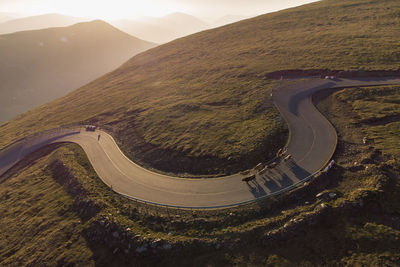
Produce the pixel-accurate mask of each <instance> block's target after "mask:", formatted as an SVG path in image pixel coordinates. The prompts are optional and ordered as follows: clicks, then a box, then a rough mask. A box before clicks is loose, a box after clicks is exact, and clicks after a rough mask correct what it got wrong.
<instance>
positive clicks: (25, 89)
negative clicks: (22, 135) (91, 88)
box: [0, 16, 154, 123]
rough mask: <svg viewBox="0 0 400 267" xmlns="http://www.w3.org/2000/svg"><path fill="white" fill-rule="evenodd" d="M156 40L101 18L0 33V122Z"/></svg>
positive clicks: (81, 82) (102, 71)
mask: <svg viewBox="0 0 400 267" xmlns="http://www.w3.org/2000/svg"><path fill="white" fill-rule="evenodd" d="M43 19H44V20H45V19H48V20H51V19H52V17H50V18H49V17H48V16H45V17H44V18H43ZM26 23H28V22H26ZM28 24H29V23H28ZM50 24H51V23H50V22H49V25H50ZM153 46H154V44H152V43H149V42H146V41H143V40H140V39H138V38H135V37H133V36H130V35H128V34H125V33H123V32H121V31H119V30H118V29H116V28H114V27H112V26H111V25H109V24H107V23H105V22H102V21H92V22H85V23H79V24H76V25H73V26H70V27H63V28H50V29H44V30H36V31H24V32H18V33H14V34H6V35H0V62H1V64H0V80H1V83H0V123H2V122H3V123H4V122H5V121H6V120H9V119H11V118H12V117H15V116H16V115H18V114H20V113H22V112H25V111H27V110H29V109H31V108H33V107H36V106H39V105H41V104H44V103H46V102H49V101H51V100H54V99H56V98H57V97H61V96H63V95H65V94H66V93H68V92H70V91H72V90H73V89H75V88H77V87H79V86H82V85H84V84H86V83H88V82H89V81H91V80H93V79H95V78H97V77H99V76H101V75H103V74H105V73H107V72H109V71H111V70H113V69H115V68H116V67H118V66H119V65H121V64H122V63H124V62H125V61H126V60H128V59H129V58H131V57H132V56H134V55H136V54H137V53H140V52H142V51H144V50H146V49H149V48H151V47H153Z"/></svg>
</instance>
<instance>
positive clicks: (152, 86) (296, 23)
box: [0, 0, 400, 173]
mask: <svg viewBox="0 0 400 267" xmlns="http://www.w3.org/2000/svg"><path fill="white" fill-rule="evenodd" d="M399 12H400V3H399V2H398V1H395V0H385V1H381V0H379V1H378V0H344V1H339V0H325V1H320V2H317V3H313V4H309V5H305V6H301V7H297V8H292V9H288V10H284V11H280V12H276V13H272V14H266V15H263V16H259V17H256V18H253V19H249V20H244V21H241V22H239V23H235V24H231V25H227V26H224V27H221V28H217V29H213V30H208V31H205V32H201V33H198V34H195V35H191V36H189V37H186V38H182V39H178V40H176V41H173V42H171V43H168V44H165V45H162V46H159V47H157V48H155V49H152V50H150V51H147V52H146V53H142V54H140V55H137V56H135V57H133V58H132V59H131V60H129V61H128V62H127V63H125V64H124V65H123V66H121V67H120V68H118V69H117V70H115V71H113V72H112V73H109V74H107V75H105V76H103V77H101V78H99V79H97V80H95V81H93V82H91V83H89V84H88V85H86V86H84V87H82V88H80V89H78V90H76V91H74V92H73V93H71V94H69V95H68V96H66V97H64V98H61V99H59V100H56V101H54V102H52V103H50V104H47V105H45V106H42V107H40V108H38V109H36V110H33V111H31V112H29V113H25V114H23V115H22V116H20V117H18V118H16V119H14V120H12V121H10V122H9V123H8V124H6V125H3V126H1V127H0V137H1V138H0V140H1V141H0V142H1V145H4V144H6V143H8V142H10V141H12V140H13V139H15V138H18V137H19V136H21V135H24V134H27V133H29V132H32V131H37V130H39V129H40V130H41V129H44V128H50V127H54V126H57V125H62V124H68V123H73V122H92V123H96V124H99V125H100V126H103V127H105V128H106V129H107V130H109V131H111V132H112V134H113V135H114V136H115V137H116V138H117V140H118V142H119V143H120V144H121V145H122V148H123V150H124V151H125V152H126V153H127V154H128V155H129V156H130V157H131V158H134V159H135V160H137V161H139V162H141V163H142V164H145V165H151V166H153V167H155V168H157V169H160V170H163V171H174V172H177V171H182V172H192V173H229V172H232V171H234V170H237V169H239V168H245V167H247V166H251V165H252V164H255V163H257V161H259V160H261V159H263V158H265V157H268V153H269V152H272V151H273V150H274V147H273V145H271V144H274V145H276V146H280V145H282V144H283V143H284V141H285V140H284V139H285V136H284V133H285V127H284V125H283V122H282V121H281V120H280V119H279V115H278V113H277V111H276V110H275V109H274V108H273V105H272V103H271V101H270V99H269V88H270V87H271V86H272V85H273V82H272V81H270V80H267V79H265V78H264V77H265V74H266V73H269V72H272V71H276V70H282V69H294V68H301V69H311V68H318V69H320V68H328V69H344V70H358V69H382V70H387V69H397V68H398V61H399V57H400V48H399V47H398V46H397V45H395V44H397V43H399V41H400V35H398V29H399V25H400V18H399ZM16 133H17V134H16ZM266 151H267V153H266ZM171 162H173V164H171ZM196 166H200V167H199V168H197V167H196ZM221 166H222V167H221Z"/></svg>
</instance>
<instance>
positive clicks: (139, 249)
mask: <svg viewBox="0 0 400 267" xmlns="http://www.w3.org/2000/svg"><path fill="white" fill-rule="evenodd" d="M145 251H147V244H144V245H143V246H140V247H138V248H136V252H137V253H143V252H145Z"/></svg>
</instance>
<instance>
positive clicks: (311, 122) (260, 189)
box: [0, 78, 400, 208]
mask: <svg viewBox="0 0 400 267" xmlns="http://www.w3.org/2000/svg"><path fill="white" fill-rule="evenodd" d="M383 84H400V79H399V78H369V79H339V80H335V81H331V80H322V79H309V80H306V81H304V82H298V83H295V84H292V85H285V86H282V87H280V88H278V89H277V90H274V92H273V100H274V103H275V104H276V106H277V107H278V109H279V111H280V112H281V114H282V116H283V117H284V118H285V120H286V121H287V123H288V125H289V130H290V136H289V140H288V144H287V148H288V152H287V153H289V154H291V155H292V159H291V160H289V161H286V162H285V161H282V162H280V163H279V164H278V166H277V167H276V168H274V169H271V170H268V171H267V172H266V173H265V174H264V175H257V176H256V179H255V180H254V181H251V182H249V183H245V182H242V180H241V179H242V176H241V175H240V174H236V175H231V176H226V177H220V178H207V179H185V178H176V177H171V176H166V175H162V174H158V173H154V172H151V171H149V170H146V169H144V168H142V167H140V166H138V165H137V164H135V163H133V162H132V161H130V160H129V159H128V158H127V157H126V156H125V155H124V154H123V153H122V152H121V151H120V149H119V148H118V146H117V145H116V143H115V141H114V139H113V138H112V137H111V136H110V135H109V134H107V133H105V132H100V131H97V132H86V131H79V130H77V129H75V130H67V131H60V132H58V133H53V134H51V135H50V134H44V135H41V136H38V137H37V138H36V139H34V141H27V142H21V143H17V144H16V145H14V146H10V147H9V148H7V149H3V150H1V151H0V180H1V176H2V175H3V174H4V173H5V172H6V171H7V170H8V169H10V168H11V167H12V166H13V165H14V164H15V163H17V162H18V161H19V160H21V159H23V158H24V156H26V155H28V154H29V153H31V152H32V151H34V150H36V149H38V148H40V147H43V146H45V145H47V144H50V143H56V142H73V143H76V144H78V145H80V146H81V147H82V148H83V149H84V151H85V153H86V154H87V156H88V158H89V160H90V162H91V163H92V165H93V167H94V169H95V171H96V172H97V174H98V176H99V177H100V178H101V179H102V180H103V182H104V183H105V184H107V185H108V186H112V189H113V190H114V191H116V192H118V193H120V194H123V195H125V196H128V197H131V198H135V199H139V200H142V201H147V202H151V203H155V204H161V205H170V206H177V207H185V208H215V207H222V206H230V205H236V204H239V203H243V202H250V201H254V200H256V199H258V198H263V197H267V196H269V195H271V194H274V193H277V192H280V191H284V190H285V189H288V188H291V187H293V186H294V185H296V183H299V182H300V181H301V180H303V179H304V178H306V177H308V176H310V175H311V174H314V173H316V172H318V171H319V170H320V169H321V168H323V167H324V166H325V165H326V164H327V162H328V161H329V160H330V159H331V157H332V155H333V153H334V151H335V148H336V144H337V135H336V131H335V129H334V128H333V126H332V125H331V124H330V123H329V121H327V119H326V118H325V117H324V116H323V115H322V114H321V113H320V112H319V111H318V110H317V109H316V108H315V107H314V105H313V104H312V101H311V96H312V94H314V93H315V92H317V91H319V90H323V89H328V88H342V87H352V86H369V85H383ZM99 133H101V138H100V140H98V138H97V137H98V134H99Z"/></svg>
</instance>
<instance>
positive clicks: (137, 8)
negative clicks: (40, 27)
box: [3, 0, 185, 20]
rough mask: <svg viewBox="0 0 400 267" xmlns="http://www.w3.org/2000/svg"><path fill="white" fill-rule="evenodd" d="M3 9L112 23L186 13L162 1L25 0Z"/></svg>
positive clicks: (11, 2) (10, 3)
mask: <svg viewBox="0 0 400 267" xmlns="http://www.w3.org/2000/svg"><path fill="white" fill-rule="evenodd" d="M3 6H4V7H5V8H6V9H9V10H15V11H17V12H21V13H25V14H28V13H29V15H38V14H44V13H62V14H65V15H71V16H77V17H92V18H100V19H109V20H110V19H122V18H130V19H132V18H137V17H142V16H153V17H160V16H164V15H166V14H169V13H172V12H176V11H181V12H185V10H182V7H179V6H176V5H174V3H166V1H161V0H113V1H110V0H68V1H65V0H23V1H15V2H14V1H10V2H8V3H6V4H5V5H3ZM27 7H29V9H27Z"/></svg>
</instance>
